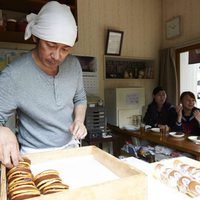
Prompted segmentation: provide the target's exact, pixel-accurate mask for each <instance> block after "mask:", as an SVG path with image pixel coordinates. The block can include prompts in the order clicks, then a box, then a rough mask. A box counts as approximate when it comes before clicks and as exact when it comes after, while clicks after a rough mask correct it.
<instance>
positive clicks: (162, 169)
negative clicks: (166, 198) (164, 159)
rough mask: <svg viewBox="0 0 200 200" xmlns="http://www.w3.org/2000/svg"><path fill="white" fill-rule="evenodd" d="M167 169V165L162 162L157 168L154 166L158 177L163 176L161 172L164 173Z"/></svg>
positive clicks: (155, 174)
mask: <svg viewBox="0 0 200 200" xmlns="http://www.w3.org/2000/svg"><path fill="white" fill-rule="evenodd" d="M164 170H165V166H164V165H163V164H161V163H158V164H157V165H156V166H155V168H154V174H153V175H154V177H155V178H157V179H160V178H161V176H162V175H161V174H162V173H163V171H164Z"/></svg>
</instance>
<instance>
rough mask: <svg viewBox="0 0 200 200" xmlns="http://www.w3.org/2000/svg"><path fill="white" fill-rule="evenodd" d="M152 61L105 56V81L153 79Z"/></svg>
mask: <svg viewBox="0 0 200 200" xmlns="http://www.w3.org/2000/svg"><path fill="white" fill-rule="evenodd" d="M153 70H154V60H153V59H146V58H142V59H141V58H139V59H138V58H132V57H121V56H119V57H118V56H105V57H104V71H105V79H153V78H154V73H153Z"/></svg>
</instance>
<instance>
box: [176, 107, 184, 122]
mask: <svg viewBox="0 0 200 200" xmlns="http://www.w3.org/2000/svg"><path fill="white" fill-rule="evenodd" d="M182 110H183V106H182V104H180V105H178V106H176V113H177V115H178V119H177V122H179V123H180V122H181V119H182Z"/></svg>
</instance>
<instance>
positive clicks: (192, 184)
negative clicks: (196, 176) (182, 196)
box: [187, 181, 200, 197]
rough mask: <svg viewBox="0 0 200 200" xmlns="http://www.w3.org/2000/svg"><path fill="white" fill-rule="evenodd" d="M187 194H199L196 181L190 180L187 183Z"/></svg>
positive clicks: (192, 195) (199, 184)
mask: <svg viewBox="0 0 200 200" xmlns="http://www.w3.org/2000/svg"><path fill="white" fill-rule="evenodd" d="M187 194H188V195H190V196H191V197H197V196H200V183H199V182H197V181H191V182H190V183H189V185H188V193H187Z"/></svg>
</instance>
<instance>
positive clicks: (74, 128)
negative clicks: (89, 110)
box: [69, 120, 87, 139]
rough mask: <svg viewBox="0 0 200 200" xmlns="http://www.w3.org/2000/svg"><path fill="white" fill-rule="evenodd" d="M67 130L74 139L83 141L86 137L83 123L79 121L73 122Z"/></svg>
mask: <svg viewBox="0 0 200 200" xmlns="http://www.w3.org/2000/svg"><path fill="white" fill-rule="evenodd" d="M69 130H70V132H71V134H72V135H74V137H75V138H76V139H84V138H85V136H86V135H87V129H86V127H85V125H84V123H83V122H81V121H79V120H75V121H74V122H73V123H72V124H71V126H70V128H69Z"/></svg>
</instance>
